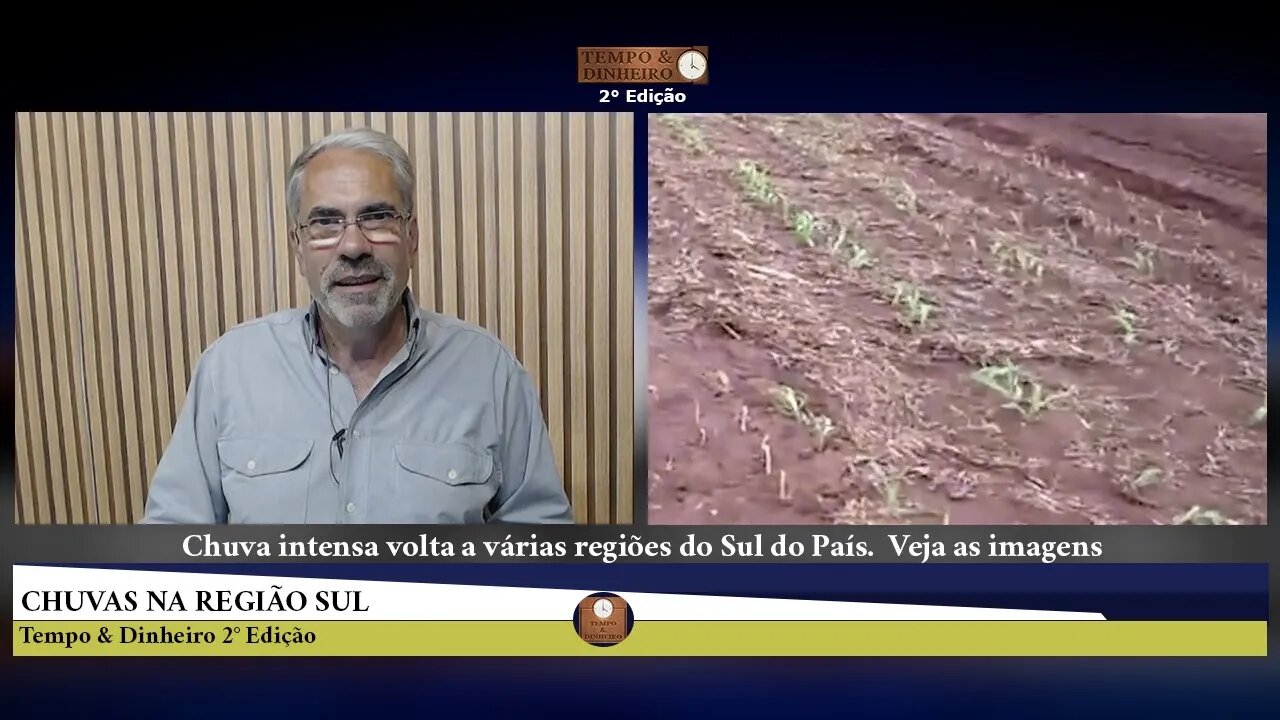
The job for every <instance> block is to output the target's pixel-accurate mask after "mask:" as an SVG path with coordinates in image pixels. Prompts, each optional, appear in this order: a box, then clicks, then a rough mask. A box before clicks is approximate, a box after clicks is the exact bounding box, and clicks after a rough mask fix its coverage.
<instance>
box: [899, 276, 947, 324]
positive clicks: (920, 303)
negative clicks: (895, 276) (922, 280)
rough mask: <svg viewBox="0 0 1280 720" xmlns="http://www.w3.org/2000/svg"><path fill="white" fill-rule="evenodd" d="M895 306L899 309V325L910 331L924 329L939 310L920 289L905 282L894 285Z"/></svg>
mask: <svg viewBox="0 0 1280 720" xmlns="http://www.w3.org/2000/svg"><path fill="white" fill-rule="evenodd" d="M893 305H894V306H895V307H897V308H898V309H899V315H898V323H899V324H900V325H902V326H903V327H905V328H907V329H909V330H910V329H919V328H923V327H924V326H925V324H926V323H928V322H929V318H930V317H931V316H932V315H933V311H934V310H936V309H937V307H936V306H935V305H933V304H932V303H930V302H929V301H928V300H926V299H925V297H924V295H923V294H922V293H921V292H920V288H918V287H916V286H915V285H911V284H910V283H905V282H899V283H896V284H895V285H894V289H893Z"/></svg>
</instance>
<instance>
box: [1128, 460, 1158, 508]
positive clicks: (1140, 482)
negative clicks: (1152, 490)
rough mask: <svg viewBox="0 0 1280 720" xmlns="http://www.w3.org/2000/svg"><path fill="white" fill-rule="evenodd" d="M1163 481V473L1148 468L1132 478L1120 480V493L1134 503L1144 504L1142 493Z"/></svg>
mask: <svg viewBox="0 0 1280 720" xmlns="http://www.w3.org/2000/svg"><path fill="white" fill-rule="evenodd" d="M1163 480H1164V471H1163V470H1161V469H1160V468H1158V467H1149V468H1147V469H1146V470H1143V471H1142V472H1140V473H1138V474H1137V475H1135V476H1132V477H1125V478H1123V479H1121V480H1120V492H1121V494H1123V495H1124V496H1125V497H1127V498H1129V499H1131V500H1134V501H1135V502H1139V503H1145V502H1146V501H1145V500H1144V499H1143V498H1142V492H1143V491H1144V490H1146V489H1147V488H1149V487H1151V486H1153V485H1157V484H1159V483H1160V482H1161V481H1163Z"/></svg>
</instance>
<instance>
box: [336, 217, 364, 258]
mask: <svg viewBox="0 0 1280 720" xmlns="http://www.w3.org/2000/svg"><path fill="white" fill-rule="evenodd" d="M338 252H339V253H341V254H343V255H346V256H347V257H360V256H362V255H367V254H369V238H367V237H365V235H364V230H361V229H360V225H359V224H358V223H351V224H349V225H347V226H346V227H344V228H343V229H342V235H340V236H339V237H338Z"/></svg>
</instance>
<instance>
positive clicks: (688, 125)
mask: <svg viewBox="0 0 1280 720" xmlns="http://www.w3.org/2000/svg"><path fill="white" fill-rule="evenodd" d="M658 117H659V119H660V120H662V122H663V123H665V124H666V125H667V126H668V127H670V128H671V130H672V132H674V133H675V135H676V137H677V138H678V139H679V140H680V142H682V143H684V145H685V146H686V147H688V148H690V149H691V150H693V151H694V152H697V153H700V154H706V153H709V152H711V148H710V147H709V146H708V145H707V140H706V138H705V137H703V135H702V129H701V128H699V127H698V126H697V125H694V124H693V123H692V122H690V121H688V120H686V119H685V118H684V117H682V116H680V115H674V114H671V113H666V114H663V115H659V116H658Z"/></svg>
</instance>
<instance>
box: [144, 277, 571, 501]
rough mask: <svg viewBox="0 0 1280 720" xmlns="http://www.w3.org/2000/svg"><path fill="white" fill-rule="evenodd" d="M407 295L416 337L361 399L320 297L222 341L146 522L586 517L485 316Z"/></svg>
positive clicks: (194, 394) (198, 382) (170, 452)
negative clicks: (470, 316) (576, 507)
mask: <svg viewBox="0 0 1280 720" xmlns="http://www.w3.org/2000/svg"><path fill="white" fill-rule="evenodd" d="M404 307H405V312H406V313H407V316H408V319H409V332H408V339H407V341H406V343H405V345H404V346H403V347H402V348H401V349H400V351H399V352H398V353H397V354H396V356H395V357H394V358H392V360H391V361H390V362H389V363H388V364H387V367H386V368H385V369H384V370H383V371H382V374H381V375H380V376H379V378H378V380H377V382H376V383H375V385H374V386H373V389H372V390H371V391H370V392H369V394H368V395H367V396H366V397H365V398H364V399H363V400H361V401H357V399H356V393H355V388H354V386H353V385H352V383H351V382H350V380H348V378H347V376H346V375H345V374H344V373H342V372H341V371H340V370H339V369H338V367H337V366H336V365H334V364H332V362H331V361H330V360H329V358H328V356H327V355H326V354H325V352H324V350H323V349H322V348H321V346H320V344H319V343H318V341H317V338H318V335H317V333H316V328H315V323H316V312H317V310H316V307H315V305H314V303H313V304H312V306H311V307H310V308H308V309H305V310H304V309H291V310H284V311H281V312H277V313H274V314H272V315H268V316H265V317H262V318H259V319H256V320H251V321H249V322H246V323H243V324H241V325H238V326H236V327H234V328H232V329H231V330H229V331H227V332H226V333H225V334H224V335H222V337H220V338H218V340H217V341H215V342H214V343H213V344H212V345H211V346H210V347H209V348H208V349H207V350H206V351H205V352H204V354H203V355H202V356H201V358H200V360H199V362H198V363H197V365H196V369H195V373H194V375H193V377H192V380H191V385H190V388H189V390H188V393H187V398H186V401H185V403H184V405H183V408H182V412H181V414H180V415H179V417H178V420H177V423H176V425H175V427H174V433H173V438H172V439H171V440H170V441H169V445H168V447H167V448H166V449H165V452H164V455H163V457H162V458H161V460H160V464H159V466H158V467H157V469H156V473H155V476H154V477H153V478H152V481H151V488H150V491H149V494H148V497H147V506H146V513H145V515H144V517H143V519H142V521H141V522H144V523H205V524H211V523H281V524H289V523H328V524H331V523H480V522H493V521H503V522H511V523H570V522H573V513H572V511H571V510H570V507H569V501H568V498H567V496H566V494H565V491H564V486H563V484H562V481H561V479H560V476H559V474H558V472H557V470H556V464H555V459H554V457H553V455H552V451H551V445H550V442H549V439H548V437H547V428H546V423H545V421H544V419H543V416H542V410H541V406H540V405H539V402H538V395H537V393H536V391H535V389H534V386H533V383H532V382H531V380H530V378H529V376H528V374H527V373H526V371H525V370H524V368H523V367H522V366H521V365H520V364H519V362H518V361H517V360H516V358H515V357H514V356H513V355H512V354H511V352H510V351H509V350H507V348H506V347H505V346H503V345H502V344H501V343H500V342H499V341H498V340H497V339H496V338H495V337H493V336H492V335H491V334H490V333H488V332H487V331H485V330H484V329H483V328H480V327H477V326H475V325H472V324H469V323H466V322H464V321H462V320H458V319H456V318H449V317H445V316H442V315H439V314H436V313H433V312H429V311H426V310H424V309H422V308H419V307H418V306H417V303H416V302H415V301H414V298H413V294H412V293H410V292H408V291H406V292H405V297H404ZM344 429H345V433H344V434H343V438H342V440H341V442H339V441H335V440H334V436H335V431H336V430H344ZM340 445H341V448H340V447H339V446H340Z"/></svg>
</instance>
